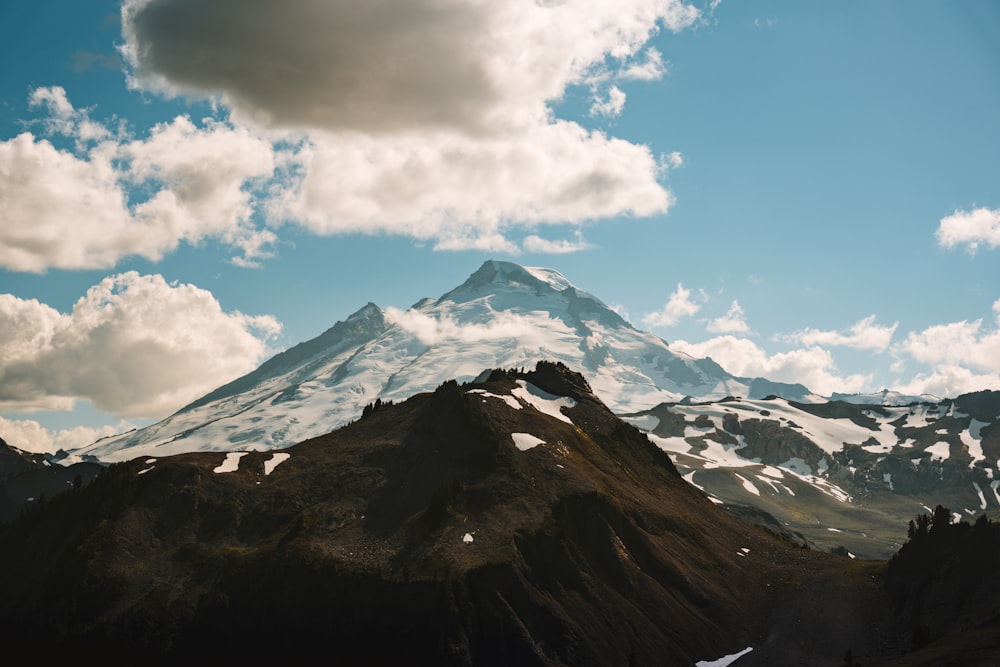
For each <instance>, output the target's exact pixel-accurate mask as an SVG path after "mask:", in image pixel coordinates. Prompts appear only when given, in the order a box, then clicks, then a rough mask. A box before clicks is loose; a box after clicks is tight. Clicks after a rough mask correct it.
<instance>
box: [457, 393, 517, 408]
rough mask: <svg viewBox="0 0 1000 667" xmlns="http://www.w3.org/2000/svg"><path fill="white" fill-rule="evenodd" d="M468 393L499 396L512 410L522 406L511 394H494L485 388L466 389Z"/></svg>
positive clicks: (487, 396) (490, 396)
mask: <svg viewBox="0 0 1000 667" xmlns="http://www.w3.org/2000/svg"><path fill="white" fill-rule="evenodd" d="M468 393H470V394H482V395H483V396H485V397H486V398H499V399H500V400H501V401H503V402H504V403H506V404H507V405H509V406H510V407H511V408H512V409H514V410H520V409H521V408H522V407H523V406H522V405H521V404H520V403H519V402H518V400H517V399H516V398H514V397H513V396H507V395H504V394H494V393H493V392H491V391H486V390H485V389H470V390H469V391H468Z"/></svg>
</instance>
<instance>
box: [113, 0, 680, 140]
mask: <svg viewBox="0 0 1000 667" xmlns="http://www.w3.org/2000/svg"><path fill="white" fill-rule="evenodd" d="M698 16H699V12H698V10H697V9H696V8H694V7H691V6H687V5H684V4H682V3H681V2H679V1H677V0H659V1H656V2H651V1H649V0H621V1H617V2H610V1H607V2H588V3H576V2H535V0H511V1H510V2H468V3H467V2H441V0H411V1H410V2H406V3H398V2H389V1H386V0H374V1H372V2H365V3H346V2H313V1H309V0H298V1H294V2H288V3H281V4H275V3H274V2H271V1H270V0H213V1H211V2H206V1H204V0H127V1H126V2H125V3H124V5H123V7H122V23H123V36H124V38H125V45H124V47H123V52H124V54H125V56H126V58H127V59H128V61H129V63H130V64H131V66H132V71H133V77H134V82H135V84H136V85H140V86H143V87H147V88H154V89H159V90H162V91H165V92H167V93H169V94H187V95H201V96H205V97H209V96H216V95H221V97H222V99H223V100H224V101H225V103H226V104H227V105H228V106H230V107H231V108H232V109H233V110H234V112H235V113H237V114H240V115H242V116H245V117H247V118H252V119H253V120H254V121H255V122H258V123H262V124H265V125H269V126H273V127H292V128H300V129H302V128H306V129H315V128H324V129H327V130H333V131H341V130H347V131H360V132H366V133H381V132H394V131H400V130H404V131H409V130H412V129H413V128H416V127H420V128H431V129H443V128H447V129H458V130H461V131H463V132H467V133H471V134H479V133H484V132H485V133H492V132H497V131H503V130H504V129H507V128H510V127H512V126H521V125H522V124H523V123H524V122H525V117H526V116H528V117H530V119H531V121H537V120H538V118H542V117H544V105H545V103H546V102H548V101H551V100H556V99H559V97H560V96H561V95H562V94H563V92H564V91H565V89H566V88H567V87H568V86H569V85H571V84H575V83H581V82H583V81H585V80H587V78H588V77H589V76H591V75H592V74H593V72H594V71H595V69H601V68H608V67H614V66H615V65H616V64H617V65H622V64H624V65H630V64H632V63H631V62H630V60H629V59H630V58H631V57H632V56H634V55H635V54H637V53H638V52H639V51H640V50H641V49H642V48H643V46H644V45H645V44H646V42H647V41H648V40H649V39H650V37H652V35H653V34H654V33H655V32H656V31H657V30H658V29H659V27H660V26H661V25H662V26H665V27H666V28H668V29H670V30H674V31H678V30H682V29H684V28H686V27H688V26H690V25H692V24H693V23H695V21H696V20H697V19H698ZM650 58H653V59H654V60H655V56H653V55H651V54H650V53H649V52H648V51H647V52H646V61H647V62H648V61H649V60H650ZM540 113H541V114H542V116H539V115H538V114H540Z"/></svg>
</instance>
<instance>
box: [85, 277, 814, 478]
mask: <svg viewBox="0 0 1000 667" xmlns="http://www.w3.org/2000/svg"><path fill="white" fill-rule="evenodd" d="M539 360H552V361H560V362H562V363H564V364H566V365H567V366H569V367H570V368H572V369H574V370H576V371H578V372H583V373H586V374H587V377H589V378H590V379H591V383H592V385H593V387H594V389H595V391H596V393H597V394H598V395H599V396H600V397H601V399H602V400H603V401H605V402H606V403H607V404H608V405H609V406H610V407H611V408H612V410H614V411H617V412H632V411H637V410H642V409H647V408H651V407H653V406H654V405H656V404H658V403H661V402H663V401H679V400H681V399H683V398H684V397H686V396H694V397H698V398H700V399H711V398H723V397H725V396H729V395H736V396H747V395H753V392H752V391H751V386H752V385H753V384H754V381H753V380H750V379H741V378H735V377H733V376H732V375H730V374H728V373H726V372H725V370H723V369H722V368H721V367H720V366H719V365H718V364H716V363H715V362H713V361H711V360H710V359H694V358H692V357H689V356H687V355H685V354H682V353H678V352H674V351H672V350H671V349H670V348H669V347H667V344H666V343H665V342H664V341H663V340H661V339H660V338H658V337H657V336H654V335H653V334H650V333H644V332H641V331H638V330H636V329H635V328H633V327H632V326H631V325H629V324H628V323H627V322H626V321H625V320H623V319H622V318H621V317H620V316H618V314H617V313H615V312H614V311H613V310H611V309H610V308H608V307H607V306H606V305H605V304H603V303H602V302H601V301H600V300H598V299H597V298H596V297H594V296H592V295H590V294H587V293H585V292H583V291H580V290H577V289H576V288H575V287H573V286H572V285H571V284H570V283H569V281H567V280H566V279H565V278H564V277H563V276H561V275H560V274H559V273H557V272H555V271H552V270H549V269H536V268H524V267H521V266H518V265H516V264H512V263H508V262H497V261H488V262H486V263H485V264H483V266H482V267H481V268H480V269H479V270H478V271H476V272H475V273H473V274H472V275H471V276H470V277H469V279H468V280H466V281H465V282H464V283H463V284H462V285H460V286H459V287H457V288H455V289H453V290H451V291H449V292H448V293H447V294H445V295H443V296H442V297H441V298H439V299H437V300H436V301H435V300H431V299H424V300H422V301H420V302H418V303H417V304H415V305H414V306H413V307H412V308H410V309H409V310H407V311H405V312H402V311H397V310H392V309H390V310H389V311H382V310H381V309H379V308H378V307H377V306H375V305H374V304H370V303H369V304H368V305H366V306H365V307H364V308H362V309H361V310H359V311H358V312H356V313H354V314H353V315H351V316H350V317H349V318H348V319H347V320H345V321H344V322H339V323H337V324H336V325H335V326H334V327H333V328H332V329H330V330H329V331H327V332H326V333H324V334H322V335H321V336H319V337H317V338H315V339H313V340H311V341H308V342H306V343H302V344H300V345H297V346H295V347H293V348H291V349H290V350H287V351H286V352H283V353H281V354H279V355H277V356H275V357H274V358H273V359H271V360H269V361H268V362H266V363H265V364H263V365H262V366H261V367H260V368H259V369H257V370H255V371H254V372H252V373H250V374H248V375H246V376H244V377H242V378H239V379H237V380H235V381H233V382H231V383H229V384H227V385H225V386H223V387H220V388H219V389H217V390H215V391H213V392H211V393H210V394H208V395H206V396H204V397H203V398H201V399H198V400H197V401H195V402H193V403H192V404H190V405H189V406H187V407H185V408H184V409H182V410H180V411H178V412H177V413H176V414H174V415H172V416H170V417H168V418H167V419H165V420H163V421H161V422H159V423H157V424H154V425H152V426H150V427H147V428H144V429H140V430H139V431H136V432H132V433H127V434H123V435H121V436H116V437H113V438H110V439H105V440H103V441H101V442H99V443H96V444H95V445H93V446H90V447H88V448H84V449H82V450H78V451H77V452H75V454H76V455H77V456H84V455H91V456H95V457H97V458H99V459H101V460H104V461H119V460H124V459H127V458H132V457H135V456H162V455H167V454H173V453H180V452H187V451H228V450H231V449H234V448H247V447H254V448H256V449H273V448H281V447H287V446H288V445H290V444H292V443H295V442H298V441H300V440H303V439H305V438H308V437H313V436H315V435H319V434H321V433H324V432H326V431H328V430H330V429H331V428H334V427H336V426H339V425H342V424H345V423H347V422H349V421H351V420H353V419H357V418H358V416H359V415H360V414H361V409H362V407H364V405H366V404H368V403H370V402H372V401H374V400H375V399H376V398H380V399H381V400H383V401H385V400H392V401H399V400H403V399H405V398H408V397H409V396H412V395H413V394H416V393H419V392H422V391H429V390H431V389H433V388H434V387H436V386H438V385H439V384H441V383H442V382H444V381H445V380H447V379H449V378H456V379H458V380H460V381H465V380H471V379H473V378H475V377H476V374H477V373H479V372H481V370H482V369H483V368H517V367H531V366H532V365H534V364H535V363H536V362H537V361H539ZM761 382H764V383H765V385H766V387H767V389H768V390H769V393H775V392H778V393H780V391H781V389H782V388H785V389H788V390H789V391H790V392H791V395H793V396H794V397H796V398H799V399H803V398H808V397H809V394H808V392H807V391H806V390H805V389H804V388H803V387H800V386H797V385H796V386H793V385H779V384H777V383H766V381H758V382H757V386H758V387H761V386H762V385H761Z"/></svg>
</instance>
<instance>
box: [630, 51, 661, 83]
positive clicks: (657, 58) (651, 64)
mask: <svg viewBox="0 0 1000 667" xmlns="http://www.w3.org/2000/svg"><path fill="white" fill-rule="evenodd" d="M644 56H645V57H644V58H643V59H642V60H641V61H633V62H631V63H629V64H628V65H627V66H626V67H625V68H624V69H623V70H622V72H621V75H620V76H621V78H622V79H634V80H636V81H657V80H659V79H661V78H663V75H664V74H666V73H667V67H666V65H665V64H664V62H663V55H662V54H661V53H660V52H659V51H658V50H657V49H656V48H655V47H652V46H651V47H649V48H648V49H646V51H645V52H644Z"/></svg>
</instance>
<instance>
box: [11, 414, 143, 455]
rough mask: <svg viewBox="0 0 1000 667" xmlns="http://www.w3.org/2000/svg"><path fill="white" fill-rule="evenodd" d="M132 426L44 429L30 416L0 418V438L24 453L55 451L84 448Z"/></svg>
mask: <svg viewBox="0 0 1000 667" xmlns="http://www.w3.org/2000/svg"><path fill="white" fill-rule="evenodd" d="M130 428H133V426H132V425H131V424H128V423H125V422H122V423H120V424H118V425H117V426H102V427H99V428H91V427H87V426H76V427H74V428H71V429H60V430H57V431H56V430H51V429H47V428H45V427H44V426H42V425H41V424H39V423H38V422H37V421H34V420H33V419H5V418H3V417H0V437H2V438H3V440H4V442H6V443H7V444H8V445H10V446H12V447H17V448H18V449H20V450H22V451H26V452H36V453H44V452H51V453H55V452H57V451H58V450H60V449H65V450H70V449H76V448H78V447H83V446H85V445H89V444H91V443H92V442H95V441H97V440H99V439H101V438H106V437H108V436H110V435H115V434H116V433H122V432H124V431H127V430H129V429H130Z"/></svg>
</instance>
